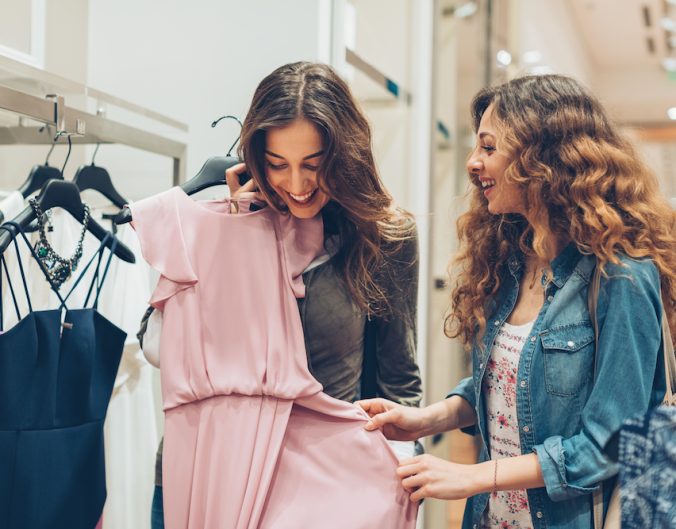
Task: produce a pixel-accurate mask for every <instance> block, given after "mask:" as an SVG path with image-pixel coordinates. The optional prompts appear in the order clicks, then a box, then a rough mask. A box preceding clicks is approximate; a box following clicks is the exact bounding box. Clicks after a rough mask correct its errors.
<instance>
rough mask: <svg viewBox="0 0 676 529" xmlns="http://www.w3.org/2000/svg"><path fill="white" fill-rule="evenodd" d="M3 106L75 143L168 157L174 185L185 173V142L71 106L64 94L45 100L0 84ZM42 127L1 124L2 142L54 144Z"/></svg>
mask: <svg viewBox="0 0 676 529" xmlns="http://www.w3.org/2000/svg"><path fill="white" fill-rule="evenodd" d="M139 108H140V107H139ZM0 109H4V110H7V111H9V112H12V113H15V114H19V115H22V116H25V117H27V118H30V119H31V120H34V121H37V122H39V123H43V124H45V125H50V126H52V127H53V128H54V129H55V130H56V131H57V132H60V133H62V134H68V135H69V136H70V137H71V141H72V143H74V144H95V143H119V144H122V145H127V146H129V147H134V148H137V149H141V150H143V151H147V152H152V153H155V154H160V155H163V156H168V157H170V158H172V159H173V161H174V165H173V183H174V185H178V183H179V182H180V181H181V180H182V179H183V178H184V176H185V162H186V145H185V144H184V143H181V142H178V141H175V140H171V139H168V138H165V137H163V136H160V135H158V134H154V133H151V132H147V131H144V130H141V129H138V128H135V127H131V126H129V125H124V124H122V123H118V122H116V121H112V120H110V119H108V118H106V117H103V116H99V115H94V114H89V113H87V112H83V111H81V110H77V109H75V108H71V107H68V106H66V104H65V102H64V98H63V97H59V96H48V98H46V99H43V98H40V97H37V96H34V95H30V94H26V93H24V92H21V91H18V90H14V89H12V88H8V87H5V86H0ZM167 119H168V118H167ZM177 123H178V122H177ZM40 128H41V127H37V126H33V127H31V126H22V125H19V126H12V127H0V144H4V145H8V144H47V145H48V144H51V143H52V136H51V135H50V134H44V133H41V132H40Z"/></svg>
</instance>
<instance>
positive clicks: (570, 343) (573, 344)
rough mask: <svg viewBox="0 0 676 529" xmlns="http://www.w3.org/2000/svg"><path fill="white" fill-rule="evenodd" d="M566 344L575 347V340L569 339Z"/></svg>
mask: <svg viewBox="0 0 676 529" xmlns="http://www.w3.org/2000/svg"><path fill="white" fill-rule="evenodd" d="M566 345H567V346H568V347H575V342H573V341H569V342H568V343H567V344H566Z"/></svg>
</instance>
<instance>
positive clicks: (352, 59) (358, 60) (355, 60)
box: [345, 48, 412, 105]
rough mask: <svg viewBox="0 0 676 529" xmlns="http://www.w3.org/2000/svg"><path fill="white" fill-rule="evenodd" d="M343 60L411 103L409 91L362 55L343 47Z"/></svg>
mask: <svg viewBox="0 0 676 529" xmlns="http://www.w3.org/2000/svg"><path fill="white" fill-rule="evenodd" d="M345 61H346V62H347V64H350V65H352V66H354V67H355V68H356V69H357V70H359V71H360V72H362V73H363V74H364V75H366V76H367V77H369V78H370V79H371V80H372V81H375V82H376V83H377V84H378V85H380V86H382V87H383V88H384V89H385V90H387V91H388V92H389V93H390V94H392V95H393V96H394V97H395V98H396V99H400V100H402V101H404V102H405V103H406V104H407V105H410V104H411V99H412V98H411V93H410V92H408V91H407V90H404V88H403V87H402V86H401V85H400V84H399V83H396V82H395V81H393V80H392V79H390V78H389V77H388V76H387V75H385V74H384V73H382V72H381V71H380V70H378V68H376V67H375V66H373V65H372V64H370V63H368V62H367V61H365V60H364V59H363V58H362V57H360V56H359V55H357V53H356V52H355V51H354V50H351V49H350V48H345Z"/></svg>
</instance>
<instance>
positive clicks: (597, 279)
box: [587, 265, 676, 529]
mask: <svg viewBox="0 0 676 529" xmlns="http://www.w3.org/2000/svg"><path fill="white" fill-rule="evenodd" d="M600 288H601V271H600V269H599V267H598V265H597V266H596V267H595V268H594V274H593V275H592V278H591V282H590V283H589V290H588V293H587V301H588V303H589V317H590V319H591V322H592V325H593V327H594V342H595V348H594V379H596V372H597V361H598V354H597V351H598V346H599V325H598V320H597V317H596V310H597V305H598V300H599V290H600ZM660 297H661V296H660ZM660 301H661V302H662V350H663V351H664V375H665V387H666V390H665V394H664V399H663V400H662V404H663V405H666V406H676V396H675V395H674V386H675V385H676V380H675V377H676V356H674V342H673V341H672V339H671V330H670V329H669V319H668V318H667V312H666V309H665V308H664V307H665V306H664V299H660ZM594 529H603V487H602V486H601V487H599V488H598V489H597V490H596V492H594Z"/></svg>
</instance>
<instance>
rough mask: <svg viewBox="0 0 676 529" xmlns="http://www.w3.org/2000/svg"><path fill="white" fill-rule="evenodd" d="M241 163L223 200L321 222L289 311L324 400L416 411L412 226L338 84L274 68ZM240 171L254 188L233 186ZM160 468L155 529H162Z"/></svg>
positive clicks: (298, 69)
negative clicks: (249, 196)
mask: <svg viewBox="0 0 676 529" xmlns="http://www.w3.org/2000/svg"><path fill="white" fill-rule="evenodd" d="M239 155H240V159H242V160H244V163H242V164H239V165H236V166H234V167H232V168H231V169H230V170H229V171H228V172H227V174H226V179H227V182H228V185H229V186H230V190H231V194H232V195H233V196H235V197H237V196H238V195H240V194H242V193H246V192H253V191H256V192H258V194H259V197H261V198H263V199H264V200H265V201H266V202H267V203H268V204H269V206H271V207H274V208H276V209H277V210H279V211H281V212H284V213H288V214H290V215H294V216H296V217H299V218H310V217H314V216H315V215H317V214H321V215H322V217H323V223H324V246H325V253H324V255H322V256H320V257H319V258H318V259H316V260H315V262H313V263H312V264H311V265H310V266H309V267H308V268H307V269H306V270H305V272H304V273H303V282H304V283H305V287H306V293H305V298H303V299H300V300H299V310H300V314H301V321H302V325H303V331H304V335H305V344H306V349H307V356H308V367H309V369H310V372H311V373H312V374H313V376H314V377H315V378H316V379H317V380H318V381H319V382H320V383H321V384H322V385H323V387H324V392H325V393H327V394H328V395H330V396H332V397H334V398H338V399H342V400H345V401H349V402H353V401H356V400H358V399H359V398H361V397H362V396H382V397H384V398H387V399H390V400H393V401H395V402H398V403H400V404H403V405H406V406H417V405H418V404H419V402H420V398H421V391H422V390H421V381H420V375H419V371H418V366H417V363H416V352H415V345H416V344H415V342H416V327H415V323H416V305H417V290H418V247H417V236H416V230H415V223H414V221H413V219H412V216H411V215H410V214H408V213H407V212H405V211H403V210H402V209H400V208H398V207H396V205H395V203H394V200H393V199H392V196H391V195H390V194H389V193H388V192H387V190H386V189H385V186H384V185H383V182H382V180H381V179H380V176H379V174H378V171H377V169H376V165H375V161H374V159H373V152H372V145H371V130H370V126H369V124H368V121H367V120H366V118H365V117H364V115H363V113H362V112H361V110H360V109H359V106H358V104H357V102H356V101H355V99H354V97H353V96H352V94H351V92H350V89H349V87H348V86H347V84H346V83H345V82H344V81H343V80H342V79H341V78H340V76H338V75H337V73H336V72H335V71H334V70H333V69H332V68H331V67H329V66H327V65H324V64H317V63H310V62H297V63H292V64H287V65H284V66H282V67H280V68H277V69H276V70H275V71H273V72H272V73H271V74H269V75H268V76H267V77H266V78H265V79H263V81H261V83H260V84H259V86H258V88H257V89H256V91H255V93H254V96H253V100H252V103H251V106H250V108H249V112H248V114H247V116H246V118H245V119H244V122H243V129H242V136H241V142H240V148H239ZM243 171H247V172H248V173H249V174H250V175H251V177H252V179H251V180H250V181H249V182H247V183H246V184H244V186H242V187H240V185H239V181H238V176H237V175H238V174H239V173H241V172H243ZM237 251H243V252H246V248H238V249H237ZM251 259H256V255H251ZM224 280H227V278H225V279H224ZM261 302H263V300H261ZM243 332H246V329H243ZM410 448H411V452H412V443H411V447H410ZM346 449H348V450H349V447H346ZM158 460H159V461H160V463H159V465H158V476H157V479H156V484H157V485H158V488H156V495H155V499H154V502H153V504H154V505H153V528H158V527H163V525H162V517H163V513H162V508H161V507H162V503H161V501H162V500H161V488H159V485H161V457H160V458H158ZM224 471H227V469H224Z"/></svg>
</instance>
